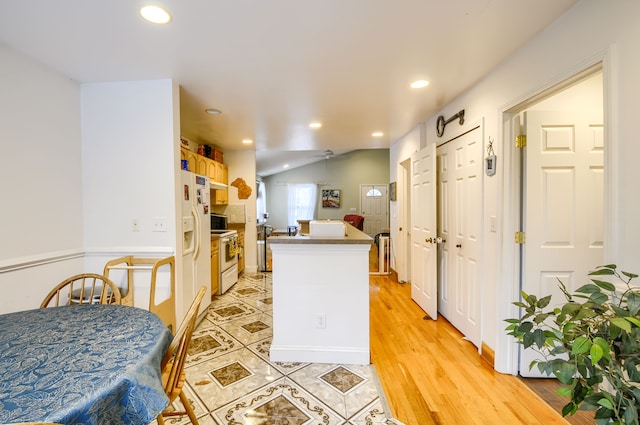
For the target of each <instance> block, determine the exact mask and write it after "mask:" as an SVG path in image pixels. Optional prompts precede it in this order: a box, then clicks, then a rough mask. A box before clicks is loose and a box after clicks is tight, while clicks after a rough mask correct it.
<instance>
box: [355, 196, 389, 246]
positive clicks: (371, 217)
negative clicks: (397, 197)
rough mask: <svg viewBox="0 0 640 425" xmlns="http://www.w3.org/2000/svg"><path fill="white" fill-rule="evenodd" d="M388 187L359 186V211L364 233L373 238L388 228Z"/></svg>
mask: <svg viewBox="0 0 640 425" xmlns="http://www.w3.org/2000/svg"><path fill="white" fill-rule="evenodd" d="M388 192H389V186H387V185H386V184H361V185H360V206H361V207H360V211H361V214H362V216H363V217H364V228H363V229H364V230H363V231H364V232H365V233H366V234H367V235H369V236H371V237H373V236H375V235H377V234H378V233H380V232H382V231H383V230H384V229H388V228H389V193H388Z"/></svg>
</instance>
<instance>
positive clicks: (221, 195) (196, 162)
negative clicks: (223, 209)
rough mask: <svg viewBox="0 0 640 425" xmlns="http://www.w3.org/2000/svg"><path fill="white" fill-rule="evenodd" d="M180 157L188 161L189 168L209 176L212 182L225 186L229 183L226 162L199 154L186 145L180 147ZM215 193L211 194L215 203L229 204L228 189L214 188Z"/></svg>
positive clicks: (193, 171) (212, 201)
mask: <svg viewBox="0 0 640 425" xmlns="http://www.w3.org/2000/svg"><path fill="white" fill-rule="evenodd" d="M180 159H186V160H187V161H188V165H187V166H188V170H189V171H191V172H192V173H196V174H200V175H202V176H208V177H209V179H210V180H211V181H212V182H215V183H222V184H224V185H225V186H226V185H228V184H229V169H228V167H227V166H226V165H225V164H223V163H221V162H218V161H215V160H213V159H211V158H207V157H206V156H202V155H198V154H197V153H196V152H193V151H191V150H189V149H187V148H186V147H184V146H181V147H180ZM214 193H215V195H214ZM214 193H212V194H211V203H212V204H213V205H227V204H228V203H229V190H228V189H214Z"/></svg>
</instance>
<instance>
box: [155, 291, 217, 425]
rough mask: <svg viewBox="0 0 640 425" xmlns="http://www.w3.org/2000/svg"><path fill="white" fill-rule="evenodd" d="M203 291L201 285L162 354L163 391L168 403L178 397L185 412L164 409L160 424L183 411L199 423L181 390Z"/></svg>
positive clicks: (182, 413) (193, 421) (195, 422)
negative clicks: (165, 418)
mask: <svg viewBox="0 0 640 425" xmlns="http://www.w3.org/2000/svg"><path fill="white" fill-rule="evenodd" d="M205 293H206V288H205V287H204V286H203V287H202V288H200V292H198V295H196V298H195V299H194V300H193V303H192V304H191V307H190V308H189V311H188V312H187V315H186V316H185V318H184V319H183V320H182V323H181V324H180V327H179V328H178V330H177V331H176V333H175V335H174V337H173V341H171V345H169V349H168V350H167V352H166V354H165V355H164V358H163V359H162V363H161V368H162V385H163V386H164V391H165V393H166V394H167V397H169V405H171V404H172V403H173V402H174V401H175V399H176V398H178V397H180V401H181V402H182V405H183V406H184V408H185V410H186V412H180V411H172V410H166V409H165V411H164V412H162V413H160V415H158V423H159V424H160V425H164V417H166V416H181V415H184V414H185V413H186V414H187V415H188V416H189V419H191V423H192V424H193V425H199V424H198V419H197V418H196V414H195V412H194V411H193V408H192V407H191V404H189V400H188V399H187V396H186V395H185V393H184V392H183V391H182V387H183V386H184V383H185V380H186V377H185V374H184V363H185V361H186V360H187V349H188V348H189V343H190V342H191V335H193V331H194V329H195V327H196V319H197V318H198V310H199V309H200V303H201V302H202V298H204V294H205Z"/></svg>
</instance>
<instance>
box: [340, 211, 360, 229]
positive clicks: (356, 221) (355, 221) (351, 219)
mask: <svg viewBox="0 0 640 425" xmlns="http://www.w3.org/2000/svg"><path fill="white" fill-rule="evenodd" d="M343 220H344V221H346V222H347V223H349V224H351V225H352V226H353V227H355V228H356V229H358V230H363V229H364V217H363V216H361V215H357V214H347V215H345V216H344V218H343Z"/></svg>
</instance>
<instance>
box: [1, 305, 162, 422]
mask: <svg viewBox="0 0 640 425" xmlns="http://www.w3.org/2000/svg"><path fill="white" fill-rule="evenodd" d="M172 339H173V336H172V334H171V332H170V331H169V329H168V328H167V326H166V325H165V324H164V323H163V322H162V321H161V320H160V319H159V318H158V316H156V315H155V314H153V313H151V312H149V311H147V310H144V309H140V308H136V307H131V306H123V305H103V304H88V305H84V304H83V305H73V306H64V307H51V308H41V309H36V310H28V311H20V312H15V313H9V314H3V315H0V424H1V423H12V422H14V423H15V422H36V421H37V422H55V423H60V424H85V425H93V424H100V425H101V424H105V425H106V424H125V425H141V424H148V423H150V422H152V421H153V420H154V419H155V418H156V417H157V416H158V414H159V413H160V412H162V411H163V410H164V409H165V408H166V407H167V405H168V403H169V399H168V397H167V395H166V394H165V391H164V389H163V386H162V374H161V370H160V362H161V360H162V358H163V356H164V354H165V352H166V350H167V348H168V347H169V344H170V343H171V340H172Z"/></svg>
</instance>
